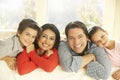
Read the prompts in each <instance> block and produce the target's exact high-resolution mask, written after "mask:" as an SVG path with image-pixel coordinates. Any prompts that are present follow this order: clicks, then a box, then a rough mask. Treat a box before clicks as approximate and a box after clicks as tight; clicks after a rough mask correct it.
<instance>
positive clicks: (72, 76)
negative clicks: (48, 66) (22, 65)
mask: <svg viewBox="0 0 120 80" xmlns="http://www.w3.org/2000/svg"><path fill="white" fill-rule="evenodd" d="M13 34H15V32H2V33H1V32H0V39H3V38H7V37H10V36H11V35H13ZM116 69H118V68H113V69H112V72H114V71H115V70H116ZM112 72H111V74H112ZM0 80H94V79H93V78H90V77H89V76H87V75H86V73H85V70H84V69H81V70H79V71H78V72H77V73H75V72H65V71H64V70H62V69H61V67H60V66H57V67H56V68H55V70H54V71H53V72H50V73H48V72H45V71H43V70H42V69H40V68H39V69H36V70H34V71H32V72H31V73H28V74H26V75H23V76H21V75H19V74H18V73H17V71H12V70H10V69H9V68H8V66H7V64H6V63H5V62H4V61H0ZM108 80H114V79H112V77H111V76H110V77H109V79H108Z"/></svg>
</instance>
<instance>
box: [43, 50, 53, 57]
mask: <svg viewBox="0 0 120 80" xmlns="http://www.w3.org/2000/svg"><path fill="white" fill-rule="evenodd" d="M45 54H46V55H47V56H48V57H49V56H50V55H52V54H53V51H52V50H47V51H46V53H45Z"/></svg>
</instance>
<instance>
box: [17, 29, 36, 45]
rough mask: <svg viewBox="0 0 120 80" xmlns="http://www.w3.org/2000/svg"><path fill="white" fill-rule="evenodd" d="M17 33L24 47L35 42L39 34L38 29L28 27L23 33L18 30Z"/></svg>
mask: <svg viewBox="0 0 120 80" xmlns="http://www.w3.org/2000/svg"><path fill="white" fill-rule="evenodd" d="M17 34H18V37H19V40H20V43H21V45H22V47H24V46H25V47H27V46H29V45H31V44H32V43H33V42H34V40H35V38H36V36H37V31H36V30H34V29H32V28H26V29H25V30H24V31H23V32H22V33H19V32H18V33H17Z"/></svg>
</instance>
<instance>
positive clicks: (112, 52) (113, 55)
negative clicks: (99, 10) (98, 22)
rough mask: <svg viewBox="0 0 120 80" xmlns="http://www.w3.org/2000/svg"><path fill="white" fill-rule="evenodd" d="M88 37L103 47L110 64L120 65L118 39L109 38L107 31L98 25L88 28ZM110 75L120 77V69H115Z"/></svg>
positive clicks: (119, 42)
mask: <svg viewBox="0 0 120 80" xmlns="http://www.w3.org/2000/svg"><path fill="white" fill-rule="evenodd" d="M89 39H90V40H91V41H92V42H93V43H95V44H96V45H97V46H100V47H104V48H105V50H106V51H107V53H108V56H109V58H110V61H111V63H112V66H115V67H120V41H116V40H113V39H109V38H108V33H107V32H106V31H105V30H104V29H102V28H101V27H99V26H94V27H92V28H91V29H90V31H89ZM112 76H113V78H115V79H117V80H118V79H120V70H118V71H116V72H115V73H114V74H113V75H112Z"/></svg>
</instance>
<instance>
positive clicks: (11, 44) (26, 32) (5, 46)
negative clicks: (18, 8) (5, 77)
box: [0, 19, 40, 70]
mask: <svg viewBox="0 0 120 80" xmlns="http://www.w3.org/2000/svg"><path fill="white" fill-rule="evenodd" d="M39 32H40V27H39V26H38V25H37V23H36V22H35V21H34V20H32V19H23V20H22V21H21V22H20V23H19V27H18V29H17V34H16V35H14V36H12V37H10V38H8V39H6V40H1V41H0V60H3V61H5V62H6V63H7V65H8V67H9V68H10V69H12V70H15V69H16V56H17V55H18V53H20V52H22V51H23V48H24V47H27V46H29V45H31V44H32V43H33V42H34V40H35V38H36V36H37V34H38V33H39Z"/></svg>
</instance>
